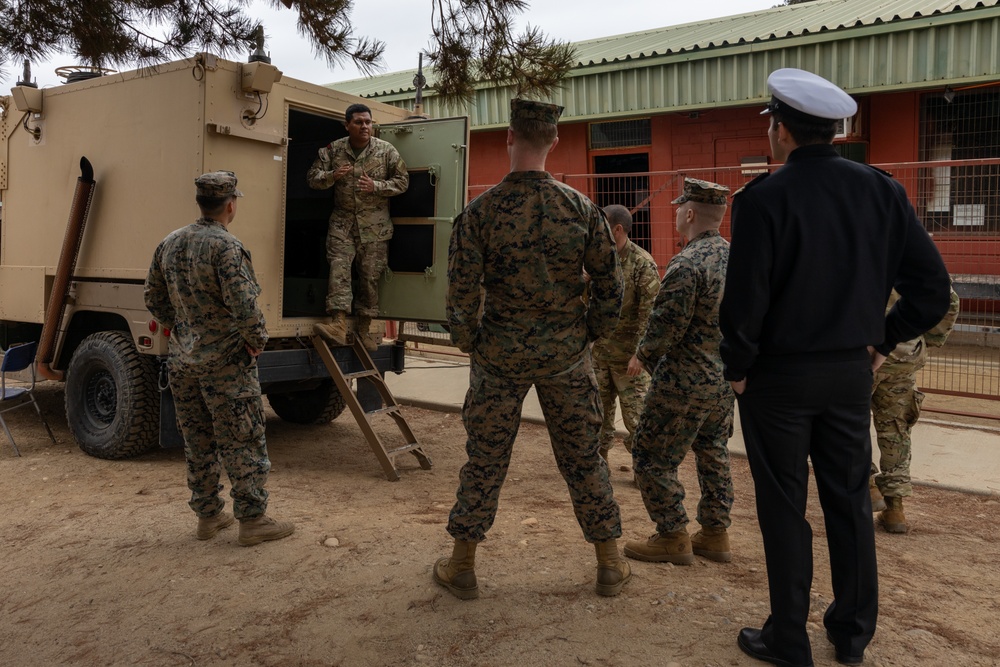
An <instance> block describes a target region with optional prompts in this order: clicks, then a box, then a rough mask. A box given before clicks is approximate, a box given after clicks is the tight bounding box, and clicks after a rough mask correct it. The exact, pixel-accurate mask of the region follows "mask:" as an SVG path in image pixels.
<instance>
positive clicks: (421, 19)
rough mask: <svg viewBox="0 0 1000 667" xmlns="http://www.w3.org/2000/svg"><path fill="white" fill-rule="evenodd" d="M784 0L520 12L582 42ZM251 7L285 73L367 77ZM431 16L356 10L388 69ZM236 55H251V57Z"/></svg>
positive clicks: (626, 2)
mask: <svg viewBox="0 0 1000 667" xmlns="http://www.w3.org/2000/svg"><path fill="white" fill-rule="evenodd" d="M780 1H781V0H696V1H694V2H679V1H678V0H672V1H670V2H667V1H666V0H661V1H660V2H655V1H651V0H569V1H567V0H531V4H530V7H529V9H528V11H526V12H525V13H524V14H522V15H521V17H520V20H519V26H520V27H522V28H523V26H524V25H525V24H531V25H532V26H537V27H539V28H541V29H542V30H543V31H544V32H545V33H546V34H548V35H549V36H550V37H553V38H556V39H560V40H564V41H569V42H576V41H581V40H585V39H593V38H595V37H607V36H610V35H618V34H621V33H626V32H636V31H639V30H647V29H653V28H661V27H663V26H667V25H678V24H681V23H690V22H692V21H701V20H704V19H710V18H717V17H721V16H731V15H733V14H743V13H746V12H754V11H759V10H762V9H769V8H771V7H774V6H775V5H777V4H779V2H780ZM250 12H251V15H252V16H254V17H256V18H259V19H260V20H261V21H262V22H263V23H264V29H265V31H266V33H267V36H268V39H267V44H266V47H265V48H266V49H267V50H268V51H270V53H271V62H272V64H274V65H275V66H276V67H277V68H278V69H280V70H281V71H282V72H284V74H285V75H287V76H290V77H293V78H296V79H302V80H304V81H309V82H312V83H319V84H325V83H332V82H336V81H346V80H348V79H355V78H359V77H360V76H362V74H361V73H360V72H358V71H357V70H356V69H355V68H354V67H353V65H351V64H350V63H348V62H345V63H342V64H341V65H340V66H338V67H336V68H330V67H329V66H328V65H327V63H326V60H325V59H323V58H317V57H316V56H315V54H314V53H313V52H312V49H311V48H310V46H309V43H308V42H307V41H306V39H305V38H303V37H302V36H301V35H299V34H298V31H297V30H296V27H295V19H296V14H295V13H294V12H293V11H291V10H288V9H285V8H284V6H282V7H281V8H280V9H278V10H274V9H270V8H269V7H267V5H266V3H263V2H258V1H255V2H252V3H251V9H250ZM430 21H431V0H356V2H355V5H354V11H353V14H352V23H353V26H354V31H355V33H356V34H358V35H362V36H370V37H373V38H376V39H380V40H382V41H383V42H385V43H386V50H385V55H384V60H385V64H386V69H385V70H384V71H385V72H395V71H399V70H405V69H412V68H416V66H417V54H418V53H419V52H420V50H421V49H426V48H427V47H428V44H429V43H430V34H431V28H430ZM231 57H232V58H233V59H235V60H243V59H245V56H244V57H243V58H239V57H237V56H236V55H233V56H231ZM72 64H76V61H75V60H74V59H73V58H72V57H71V56H60V57H54V58H52V59H51V60H50V61H49V62H45V63H32V77H33V78H35V79H36V80H37V82H38V85H39V86H42V87H45V86H51V85H57V84H60V83H61V80H60V79H59V78H58V77H56V75H55V72H54V70H55V68H56V67H57V66H59V65H72ZM4 69H5V71H4V74H5V76H4V78H3V80H2V81H0V89H3V88H6V87H7V86H12V85H14V83H15V82H16V80H17V79H18V78H19V77H20V74H21V68H20V65H19V64H18V65H17V66H16V67H15V66H14V64H13V63H8V64H7V66H6V67H5V68H4Z"/></svg>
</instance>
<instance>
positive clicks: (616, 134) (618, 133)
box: [590, 118, 653, 150]
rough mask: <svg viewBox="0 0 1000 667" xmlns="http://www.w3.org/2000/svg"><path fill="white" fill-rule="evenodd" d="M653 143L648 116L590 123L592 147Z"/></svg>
mask: <svg viewBox="0 0 1000 667" xmlns="http://www.w3.org/2000/svg"><path fill="white" fill-rule="evenodd" d="M652 143H653V133H652V131H651V130H650V124H649V119H648V118H639V119H636V120H616V121H609V122H606V123H591V124H590V148H591V149H592V150H600V149H602V148H631V147H633V146H649V145H651V144H652Z"/></svg>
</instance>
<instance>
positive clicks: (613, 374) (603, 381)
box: [592, 204, 660, 460]
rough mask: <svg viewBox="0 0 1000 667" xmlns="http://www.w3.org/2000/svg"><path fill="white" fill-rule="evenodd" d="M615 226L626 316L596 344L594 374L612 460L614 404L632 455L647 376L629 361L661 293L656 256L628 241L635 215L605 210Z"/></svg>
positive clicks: (605, 441)
mask: <svg viewBox="0 0 1000 667" xmlns="http://www.w3.org/2000/svg"><path fill="white" fill-rule="evenodd" d="M604 213H605V215H607V216H608V224H609V225H610V226H611V235H612V236H613V237H614V239H615V247H617V248H618V261H619V262H620V263H621V267H622V280H623V288H624V292H623V294H622V312H621V318H620V319H619V320H618V326H617V327H615V330H614V331H612V332H611V333H610V334H608V335H607V336H604V337H602V338H600V339H598V340H597V342H596V343H594V348H593V350H592V354H593V357H594V374H595V375H596V376H597V386H598V387H599V388H600V390H601V404H602V405H603V407H604V424H603V425H602V426H601V436H600V441H601V450H600V451H601V456H603V457H604V459H605V460H607V458H608V450H610V449H611V448H612V447H614V444H615V399H616V398H617V399H618V403H620V404H621V408H622V421H623V422H624V424H625V430H627V431H628V436H627V437H626V438H625V450H626V451H627V452H628V453H629V455H631V453H632V440H633V437H634V434H635V427H636V424H638V423H639V414H640V413H641V412H642V406H643V403H645V400H646V392H647V391H648V390H649V373H647V372H646V371H645V370H643V369H642V368H636V369H635V370H634V372H632V373H630V372H629V363H628V362H629V360H630V359H632V357H633V356H635V350H636V346H637V345H638V344H639V340H640V339H641V338H642V334H643V333H644V332H645V331H646V322H647V321H649V313H650V311H651V310H652V309H653V301H654V300H655V299H656V293H657V291H659V289H660V273H659V271H657V270H656V261H655V260H654V259H653V257H652V255H650V254H649V253H648V252H646V251H645V250H643V249H642V248H640V247H639V246H637V245H636V244H635V243H633V242H632V241H631V240H630V239H629V233H630V232H631V230H632V215H631V214H630V213H629V212H628V209H627V208H625V207H624V206H620V205H618V204H613V205H611V206H605V207H604Z"/></svg>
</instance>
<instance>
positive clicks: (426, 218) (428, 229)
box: [379, 117, 469, 322]
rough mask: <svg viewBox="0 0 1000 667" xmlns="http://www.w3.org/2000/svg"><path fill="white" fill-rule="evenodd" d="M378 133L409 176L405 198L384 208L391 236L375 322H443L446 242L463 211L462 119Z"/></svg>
mask: <svg viewBox="0 0 1000 667" xmlns="http://www.w3.org/2000/svg"><path fill="white" fill-rule="evenodd" d="M379 130H380V134H379V137H380V138H382V139H385V140H386V141H388V142H389V143H391V144H392V145H393V146H395V147H396V150H398V151H399V154H400V156H401V157H402V158H403V161H404V162H406V167H407V169H408V170H409V172H410V187H409V189H408V190H407V193H406V195H402V196H400V197H398V198H394V201H393V202H392V203H391V207H390V212H391V214H392V222H393V227H394V229H395V231H394V233H393V238H392V240H391V241H390V242H389V269H388V270H387V271H386V273H385V274H384V275H383V277H382V279H381V280H380V282H379V317H381V318H383V319H388V320H410V321H418V322H444V321H445V320H446V317H445V297H446V296H447V290H448V241H449V239H450V238H451V228H452V223H453V221H454V219H455V216H457V215H458V214H459V213H460V212H461V211H462V209H463V208H464V207H465V192H466V190H465V188H466V180H467V177H468V144H469V142H468V137H469V123H468V118H465V117H462V118H445V119H441V120H418V121H407V122H404V123H394V124H389V125H382V126H381V127H380V128H379Z"/></svg>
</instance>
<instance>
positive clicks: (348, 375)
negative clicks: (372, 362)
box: [344, 369, 381, 380]
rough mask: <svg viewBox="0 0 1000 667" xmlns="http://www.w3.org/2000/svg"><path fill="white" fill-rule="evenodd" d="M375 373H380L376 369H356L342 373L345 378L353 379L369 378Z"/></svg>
mask: <svg viewBox="0 0 1000 667" xmlns="http://www.w3.org/2000/svg"><path fill="white" fill-rule="evenodd" d="M375 375H381V373H379V372H378V370H376V369H372V370H369V371H358V372H357V373H344V379H345V380H353V379H354V378H369V377H373V376H375Z"/></svg>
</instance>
